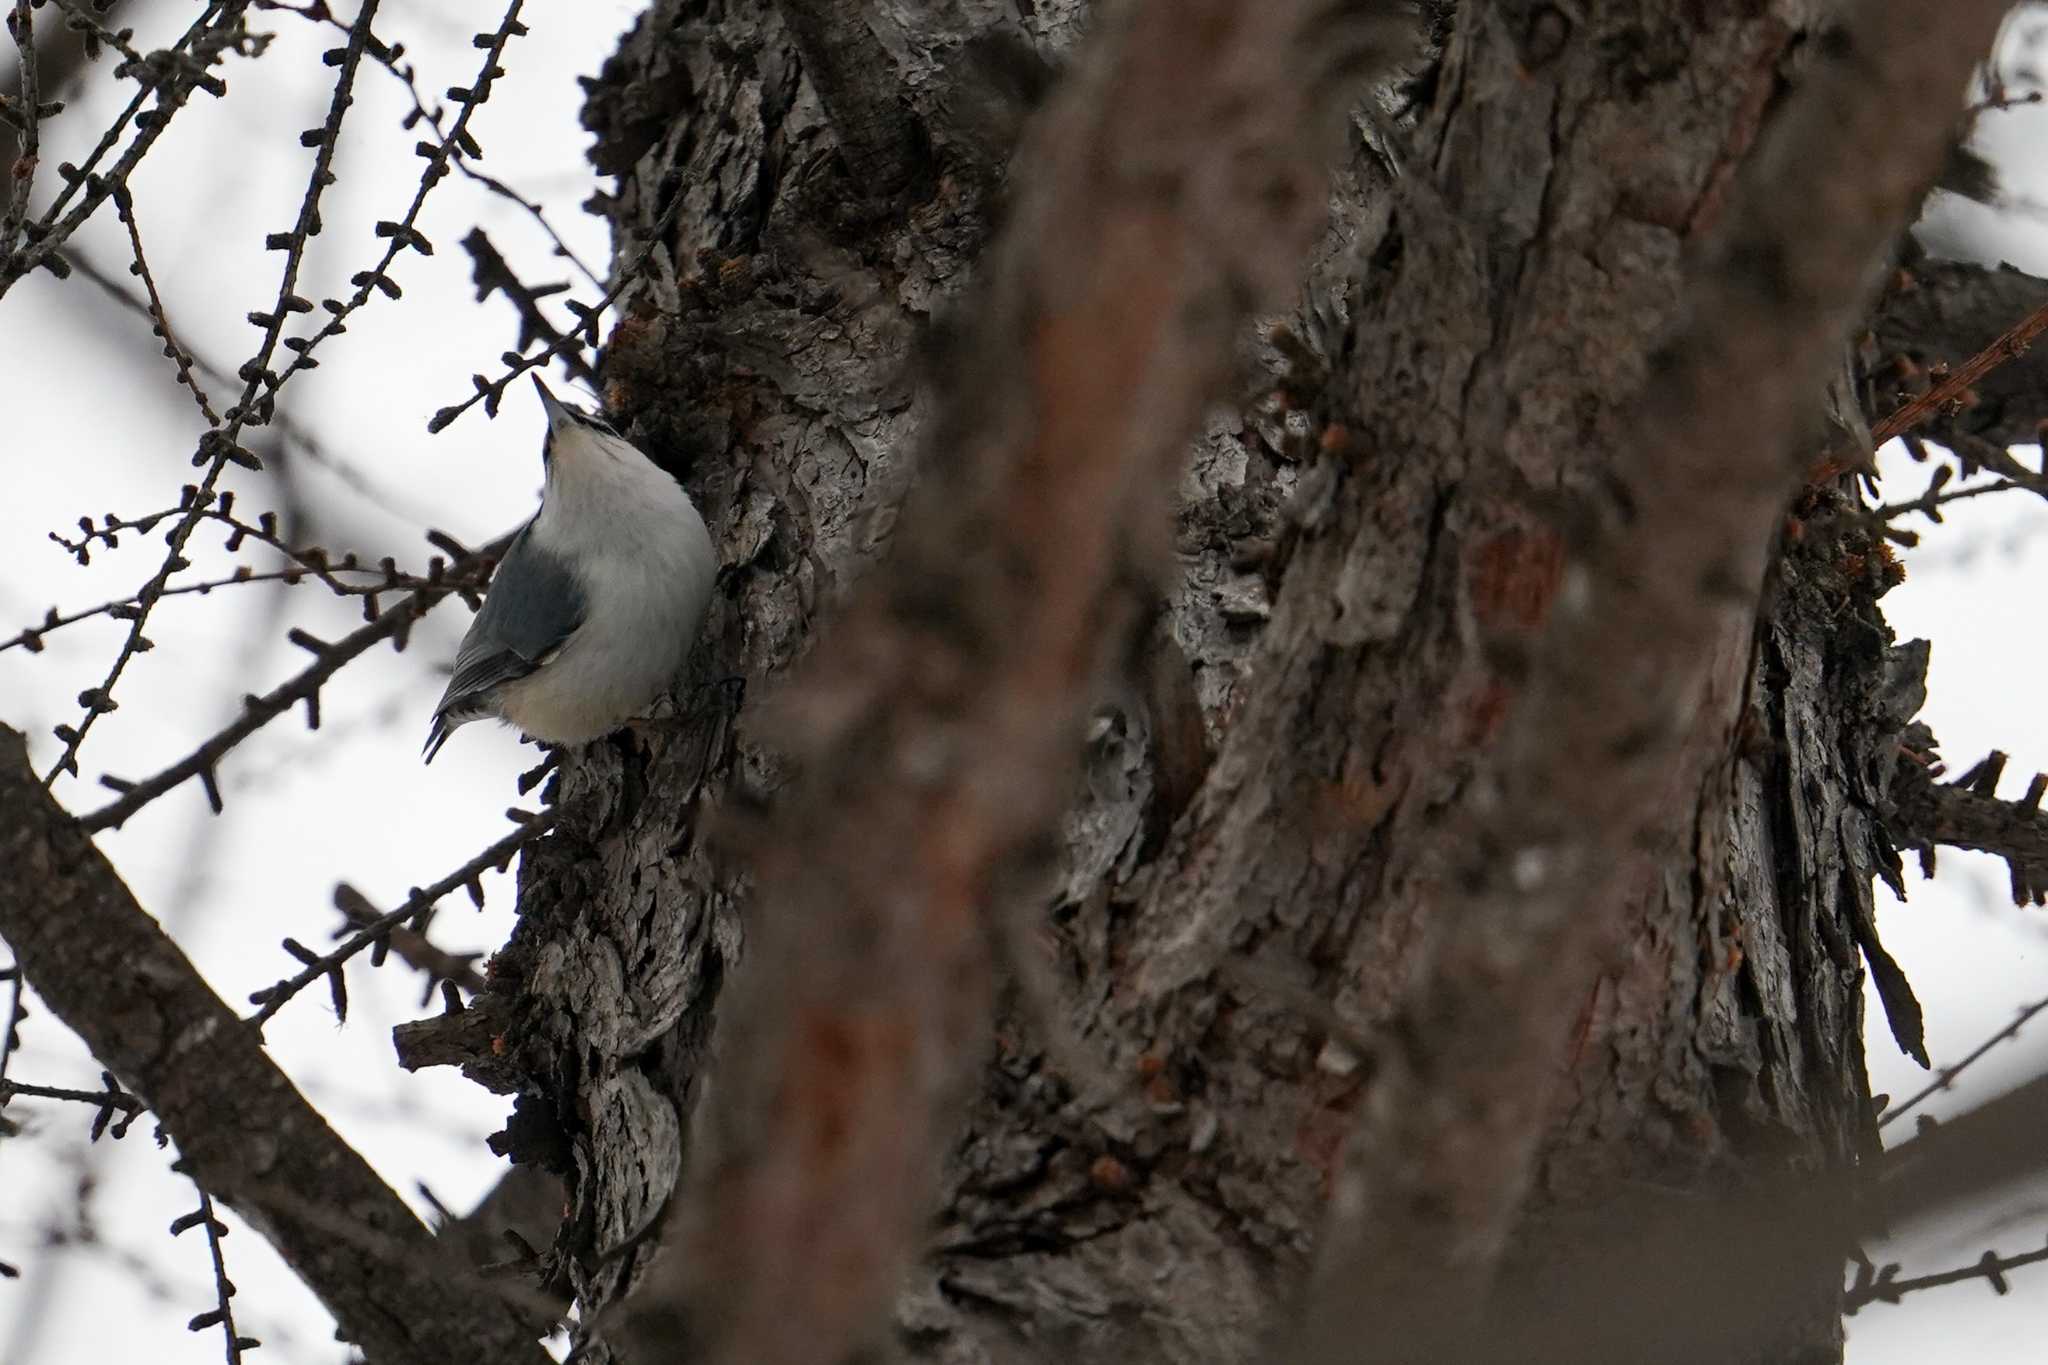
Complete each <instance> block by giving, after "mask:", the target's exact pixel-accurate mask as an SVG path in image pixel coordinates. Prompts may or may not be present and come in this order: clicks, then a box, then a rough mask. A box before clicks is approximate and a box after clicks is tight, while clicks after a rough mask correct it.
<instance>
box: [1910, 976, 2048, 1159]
mask: <svg viewBox="0 0 2048 1365" xmlns="http://www.w3.org/2000/svg"><path fill="white" fill-rule="evenodd" d="M2043 1010H2048V999H2044V1000H2036V1001H2035V1002H2034V1003H2033V1004H2031V1005H2023V1006H2021V1007H2020V1011H2019V1013H2018V1014H2017V1015H2015V1016H2014V1018H2013V1021H2012V1022H2011V1023H2009V1024H2007V1025H2006V1026H2005V1027H2004V1028H2002V1029H2000V1030H1999V1031H1998V1032H1996V1033H1994V1034H1992V1035H1991V1036H1990V1037H1989V1038H1986V1039H1985V1040H1984V1041H1983V1042H1981V1043H1979V1044H1977V1046H1976V1047H1974V1048H1971V1049H1970V1051H1969V1053H1968V1054H1967V1055H1965V1056H1964V1058H1963V1059H1962V1060H1961V1061H1959V1062H1957V1063H1956V1064H1955V1065H1954V1066H1945V1067H1943V1068H1942V1069H1941V1070H1940V1072H1939V1073H1937V1074H1936V1075H1935V1078H1934V1079H1933V1080H1931V1081H1929V1082H1928V1083H1927V1084H1926V1085H1924V1086H1922V1087H1921V1088H1920V1089H1918V1090H1916V1091H1914V1092H1913V1093H1912V1094H1911V1095H1909V1096H1907V1097H1906V1098H1905V1099H1903V1100H1901V1101H1900V1102H1899V1103H1897V1104H1895V1105H1893V1106H1891V1107H1890V1108H1889V1109H1887V1110H1885V1111H1884V1117H1883V1118H1880V1119H1879V1120H1878V1121H1877V1126H1878V1127H1880V1128H1882V1127H1884V1126H1885V1125H1886V1124H1889V1123H1893V1122H1895V1121H1897V1120H1898V1119H1901V1118H1904V1117H1905V1116H1906V1115H1907V1114H1910V1113H1912V1112H1913V1110H1915V1109H1917V1108H1919V1106H1920V1105H1921V1104H1922V1103H1924V1102H1925V1101H1926V1100H1927V1099H1929V1098H1930V1097H1931V1096H1933V1095H1936V1094H1939V1093H1940V1092H1941V1091H1944V1090H1946V1089H1948V1088H1949V1087H1950V1086H1951V1085H1953V1084H1955V1079H1956V1077H1958V1076H1960V1075H1962V1074H1963V1072H1965V1071H1967V1070H1969V1069H1970V1067H1971V1066H1973V1065H1974V1064H1976V1063H1977V1062H1979V1061H1981V1060H1982V1059H1983V1058H1984V1057H1985V1055H1986V1054H1988V1053H1989V1052H1990V1051H1991V1050H1992V1049H1993V1048H1995V1047H1997V1046H1998V1045H1999V1044H2000V1043H2003V1042H2006V1041H2007V1040H2009V1039H2012V1038H2017V1037H2019V1034H2020V1030H2021V1029H2023V1028H2025V1027H2026V1026H2027V1024H2028V1022H2029V1021H2031V1020H2032V1019H2033V1017H2034V1016H2035V1015H2037V1014H2039V1013H2041V1011H2043Z"/></svg>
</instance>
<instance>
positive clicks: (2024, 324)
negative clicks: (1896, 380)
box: [1870, 306, 2048, 445]
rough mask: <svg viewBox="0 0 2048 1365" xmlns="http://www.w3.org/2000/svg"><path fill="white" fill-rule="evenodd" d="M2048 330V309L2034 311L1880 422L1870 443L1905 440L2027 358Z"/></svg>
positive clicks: (1878, 443) (1879, 420)
mask: <svg viewBox="0 0 2048 1365" xmlns="http://www.w3.org/2000/svg"><path fill="white" fill-rule="evenodd" d="M2044 329H2048V306H2043V307H2041V308H2037V309H2035V310H2034V311H2033V312H2031V313H2029V314H2028V315H2027V316H2026V317H2024V318H2021V319H2020V320H2019V321H2018V322H2016V323H2014V324H2013V325H2012V327H2011V328H2010V329H2009V330H2007V331H2006V333H2005V334H2004V335H2003V336H2001V337H1999V338H1998V340H1996V341H1994V342H1992V343H1991V344H1990V345H1989V346H1986V347H1985V348H1984V349H1983V350H1981V351H1979V352H1977V354H1975V355H1973V356H1971V357H1970V358H1969V359H1968V360H1966V361H1964V362H1963V363H1962V364H1961V365H1960V366H1958V367H1957V368H1956V369H1955V370H1954V371H1952V372H1951V373H1950V374H1949V376H1948V378H1946V379H1944V380H1942V381H1941V382H1940V383H1939V384H1936V385H1935V386H1934V387H1933V388H1931V389H1929V390H1928V391H1927V392H1926V393H1923V394H1921V395H1919V396H1918V397H1917V398H1913V399H1909V400H1908V401H1907V402H1905V403H1903V404H1901V405H1900V406H1899V407H1898V408H1897V409H1896V410H1895V411H1893V412H1891V413H1889V414H1887V415H1886V416H1884V417H1882V418H1879V419H1878V420H1877V421H1876V422H1873V423H1872V424H1871V427H1870V437H1871V441H1872V443H1873V444H1875V445H1883V444H1884V443H1885V442H1886V441H1889V440H1891V439H1892V437H1894V436H1902V435H1904V434H1905V433H1906V432H1908V431H1911V430H1912V429H1913V428H1914V427H1916V426H1919V425H1920V424H1921V423H1922V422H1924V421H1926V420H1927V419H1928V418H1929V417H1931V416H1933V415H1935V414H1936V413H1939V412H1941V411H1943V410H1945V409H1947V408H1948V407H1949V405H1950V404H1954V403H1960V402H1962V401H1963V400H1964V399H1965V398H1966V397H1967V396H1968V394H1969V391H1970V389H1971V387H1972V386H1973V385H1975V384H1977V383H1978V382H1979V381H1981V380H1982V379H1983V378H1984V376H1985V375H1987V374H1990V373H1991V372H1992V371H1993V370H1995V369H1997V368H1998V367H1999V366H2001V365H2003V364H2005V362H2006V361H2008V360H2011V359H2012V358H2013V357H2015V356H2021V355H2025V354H2026V353H2027V349H2028V347H2030V346H2032V345H2033V344H2034V339H2035V338H2036V337H2038V336H2040V335H2041V333H2042V331H2043V330H2044Z"/></svg>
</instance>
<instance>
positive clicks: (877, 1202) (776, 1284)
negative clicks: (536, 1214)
mask: <svg viewBox="0 0 2048 1365" xmlns="http://www.w3.org/2000/svg"><path fill="white" fill-rule="evenodd" d="M1412 24H1413V16H1412V14H1411V13H1410V11H1409V10H1408V8H1407V7H1406V6H1405V5H1398V4H1392V3H1383V2H1377V0H1376V2H1374V3H1361V4H1351V5H1345V6H1331V5H1329V4H1327V3H1321V2H1320V0H1288V2H1287V3H1271V4H1267V5H1263V6H1246V5H1240V4H1237V3H1234V2H1233V0H1151V2H1150V3H1143V4H1137V5H1132V6H1126V7H1122V8H1120V9H1118V10H1116V11H1114V12H1113V13H1109V14H1105V15H1104V16H1103V25H1104V27H1103V29H1102V31H1101V32H1100V33H1099V34H1098V36H1097V38H1096V40H1095V46H1094V48H1093V51H1092V54H1091V56H1090V57H1089V58H1088V59H1085V60H1084V63H1083V66H1082V68H1081V69H1080V70H1079V71H1078V72H1077V74H1076V75H1075V76H1073V77H1072V78H1071V80H1070V83H1069V84H1068V86H1067V87H1066V88H1065V90H1064V92H1063V94H1062V95H1061V96H1059V97H1056V99H1055V101H1054V103H1053V105H1052V106H1051V107H1050V108H1049V109H1048V110H1047V111H1046V113H1045V115H1044V116H1043V117H1042V119H1041V121H1040V122H1039V123H1038V124H1037V126H1036V127H1035V128H1034V130H1033V132H1032V134H1031V136H1030V137H1029V138H1028V139H1027V142H1026V145H1025V147H1024V149H1023V150H1022V151H1021V153H1020V158H1019V162H1018V167H1019V169H1018V174H1017V183H1018V185H1019V186H1020V187H1021V189H1020V193H1019V197H1018V199H1017V201H1016V203H1015V204H1014V206H1013V209H1012V212H1011V214H1010V223H1009V228H1008V231H1007V232H1006V235H1005V236H1004V238H1003V239H1002V240H1001V242H1000V243H999V244H998V245H997V246H996V247H995V248H994V249H993V252H992V254H991V256H990V258H989V259H988V261H987V263H986V271H987V273H986V276H985V278H986V280H987V282H988V283H987V286H986V288H985V289H984V290H983V291H982V293H981V294H980V297H979V298H978V300H977V301H976V303H975V305H974V306H973V307H972V308H970V309H967V310H965V316H966V317H967V318H969V319H971V326H972V333H971V335H970V336H969V338H968V339H967V340H966V342H965V343H964V344H963V345H962V346H961V347H960V348H959V349H958V351H957V354H958V355H959V357H960V358H959V360H958V362H957V363H958V365H959V369H958V371H957V372H956V373H954V374H953V375H951V376H949V377H948V383H947V391H946V395H945V397H946V405H945V407H944V408H943V410H942V412H941V415H940V417H939V420H938V421H937V422H936V423H935V424H934V429H933V430H932V432H931V434H930V437H929V446H928V448H929V449H931V450H932V451H934V452H936V454H934V455H933V456H932V457H931V458H928V459H926V460H925V461H924V463H923V472H924V480H925V482H924V483H923V484H922V485H921V486H920V487H919V488H918V490H917V491H916V493H915V494H914V495H913V497H912V499H911V502H910V505H909V506H908V507H907V508H906V509H905V511H904V514H903V516H902V517H901V519H900V521H899V523H898V530H897V532H896V539H895V541H894V543H893V545H892V547H891V558H890V559H889V560H888V561H887V562H886V563H885V564H884V565H882V566H880V567H879V568H878V569H877V570H876V571H875V572H874V573H873V574H872V575H871V577H870V578H869V580H868V581H867V582H866V584H865V585H864V588H863V590H862V591H860V592H859V594H858V596H857V597H856V598H855V600H854V601H853V602H852V603H850V604H849V606H848V607H847V609H846V612H845V614H844V617H843V619H842V620H841V621H840V622H839V623H838V625H837V627H836V628H835V629H834V631H833V632H832V635H831V637H830V638H828V639H827V640H826V642H825V643H824V646H823V648H822V652H821V655H820V657H819V659H818V660H817V661H816V663H815V664H814V665H813V667H812V668H811V670H810V673H809V679H808V684H809V685H808V687H807V689H806V690H804V691H803V692H802V693H801V694H800V696H799V699H798V700H797V702H795V703H793V704H792V711H793V712H794V717H795V724H794V725H792V726H790V727H788V729H790V730H794V731H796V732H797V733H798V734H799V735H801V736H805V737H806V739H807V742H802V741H800V742H799V744H798V747H799V749H800V751H805V752H803V757H804V759H805V773H806V775H805V777H804V778H803V779H802V780H801V783H800V786H799V788H798V789H797V790H796V791H795V792H794V793H793V794H792V796H791V799H790V803H789V806H788V808H787V809H786V810H785V811H784V812H783V813H782V814H781V816H780V821H779V828H778V831H777V837H776V839H775V841H774V844H773V846H772V848H771V849H769V850H768V852H767V854H766V856H765V857H764V858H763V859H762V860H761V863H760V890H759V893H758V910H757V911H756V913H755V915H754V916H753V924H754V925H756V926H758V931H757V932H758V935H759V937H758V940H757V942H756V943H754V944H752V945H750V949H749V961H748V963H747V972H746V976H745V979H744V982H743V984H740V985H738V986H736V988H735V989H736V990H737V991H738V998H737V999H736V1000H735V1002H734V1004H733V1007H732V1008H733V1013H732V1015H731V1022H730V1024H729V1028H730V1030H731V1032H730V1033H729V1034H728V1035H727V1038H726V1040H725V1046H724V1052H723V1056H724V1057H725V1059H726V1062H725V1066H724V1069H723V1070H722V1071H721V1072H720V1074H719V1077H718V1080H717V1084H716V1085H715V1086H714V1088H713V1089H712V1091H711V1099H710V1100H709V1103H710V1104H711V1105H712V1108H711V1109H710V1110H709V1111H708V1112H707V1114H706V1118H707V1120H708V1124H707V1129H708V1137H709V1142H710V1144H711V1149H710V1150H709V1151H708V1152H706V1153H705V1154H704V1155H703V1156H702V1157H701V1158H700V1157H697V1156H695V1155H693V1158H692V1162H691V1174H692V1176H693V1177H694V1184H693V1187H692V1188H691V1189H689V1191H688V1192H687V1194H686V1197H685V1199H684V1200H683V1201H682V1210H683V1214H684V1217H685V1219H686V1231H685V1236H684V1246H683V1251H684V1254H683V1255H681V1256H674V1257H671V1258H670V1259H669V1260H667V1261H664V1262H662V1263H660V1264H659V1265H658V1266H657V1268H656V1270H655V1272H654V1274H655V1278H656V1280H657V1281H659V1282H661V1288H659V1289H657V1290H655V1291H653V1292H652V1293H650V1294H649V1295H648V1296H647V1301H645V1302H643V1303H642V1304H640V1305H639V1307H640V1308H641V1310H642V1317H643V1319H644V1320H651V1319H654V1318H657V1317H658V1318H660V1319H661V1320H662V1321H664V1322H669V1323H676V1322H681V1321H684V1320H687V1322H688V1324H689V1330H690V1332H691V1333H692V1334H697V1335H700V1336H701V1337H702V1338H704V1339H705V1341H706V1343H707V1345H708V1349H707V1350H706V1351H705V1355H704V1358H706V1359H713V1360H724V1361H747V1362H750V1363H752V1365H779V1363H780V1362H798V1361H816V1360H838V1359H843V1358H845V1357H846V1356H847V1355H848V1354H849V1353H850V1352H852V1351H854V1350H856V1349H858V1348H859V1347H860V1346H861V1345H862V1344H863V1343H865V1342H867V1341H868V1340H870V1339H871V1337H872V1336H873V1334H874V1332H875V1329H876V1328H877V1327H878V1326H879V1324H880V1322H881V1320H882V1317H883V1314H884V1313H885V1311H886V1309H887V1307H888V1305H889V1303H890V1301H891V1299H892V1297H893V1296H894V1293H895V1291H896V1289H897V1286H898V1282H899V1275H900V1273H901V1271H902V1269H903V1266H904V1264H905V1262H906V1260H907V1259H908V1258H909V1256H910V1255H911V1254H912V1253H913V1252H914V1250H915V1249H916V1248H917V1246H918V1244H919V1241H920V1239H921V1237H922V1234H923V1229H924V1226H925V1222H924V1215H925V1212H926V1205H927V1201H928V1200H929V1198H930V1190H931V1183H932V1177H933V1175H934V1174H935V1169H934V1168H935V1166H936V1164H937V1156H938V1152H939V1150H940V1148H939V1140H940V1137H941V1133H942V1131H943V1129H942V1125H943V1124H944V1122H945V1121H946V1120H947V1119H948V1118H949V1117H950V1115H951V1112H952V1103H953V1101H954V1099H955V1098H956V1096H957V1092H958V1083H959V1082H960V1080H961V1079H962V1078H963V1076H965V1075H966V1074H968V1072H969V1070H970V1067H971V1064H972V1063H973V1062H975V1061H976V1060H978V1059H979V1057H980V1056H981V1047H982V1043H983V1040H984V1039H985V1037H986V1030H987V1027H988V1019H989V1007H990V992H989V963H988V940H989V938H990V937H991V928H990V922H989V921H988V919H986V918H985V917H986V916H991V915H1001V914H1004V913H1007V911H1008V909H1009V902H1010V899H1011V897H1012V896H1013V895H1014V894H1015V893H1016V892H1017V891H1019V890H1022V889H1023V888H1024V886H1025V885H1027V884H1028V878H1026V877H1024V876H1023V874H1024V873H1025V872H1026V871H1027V870H1028V866H1029V863H1030V861H1031V860H1032V858H1033V856H1034V855H1035V853H1036V852H1037V851H1038V850H1039V849H1041V848H1043V847H1044V846H1045V844H1046V842H1047V840H1048V838H1049V836H1050V835H1051V834H1052V832H1053V829H1054V822H1055V821H1056V820H1057V818H1058V816H1059V814H1060V812H1061V810H1062V808H1063V806H1064V804H1065V801H1066V799H1067V796H1068V794H1069V780H1070V776H1071V773H1072V771H1073V768H1074V762H1075V759H1076V757H1077V749H1078V741H1079V735H1080V726H1079V720H1080V715H1081V711H1082V708H1083V707H1084V705H1085V704H1086V703H1087V702H1088V701H1089V700H1090V699H1091V698H1092V696H1093V695H1094V693H1095V689H1096V687H1097V685H1098V680H1099V677H1100V675H1101V671H1102V668H1103V665H1104V663H1105V662H1106V660H1107V659H1109V658H1111V657H1114V656H1115V655H1116V653H1117V651H1118V650H1119V649H1120V647H1122V646H1124V645H1126V644H1127V643H1128V635H1129V632H1130V630H1131V629H1132V628H1133V627H1134V626H1135V625H1137V624H1138V623H1139V622H1140V620H1141V615H1140V612H1139V610H1138V607H1139V604H1140V603H1141V602H1142V601H1143V600H1144V598H1145V596H1146V595H1148V594H1149V593H1150V592H1152V591H1154V589H1153V587H1152V584H1151V581H1150V580H1151V577H1152V575H1154V574H1156V573H1157V572H1158V571H1159V569H1160V568H1161V561H1162V559H1163V557H1164V556H1163V551H1164V548H1165V546H1164V543H1163V542H1164V540H1165V536H1164V532H1165V530H1166V526H1167V518H1166V515H1165V499H1166V497H1167V494H1168V493H1169V491H1170V490H1171V489H1172V487H1173V486H1174V479H1175V474H1176V472H1177V470H1178V469H1179V467H1180V464H1181V462H1182V460H1183V458H1184V456H1185V452H1186V443H1187V440H1188V437H1189V436H1190V434H1191V433H1192V431H1193V429H1194V427H1195V425H1196V423H1197V421H1198V420H1199V418H1200V416H1201V414H1202V412H1203V410H1204V407H1205V405H1206V404H1207V403H1208V402H1210V401H1211V400H1212V399H1213V398H1214V397H1215V396H1216V395H1218V394H1219V393H1221V392H1223V391H1225V389H1226V387H1227V384H1228V382H1229V379H1230V369H1231V357H1232V345H1233V342H1234V340H1235V339H1236V337H1237V335H1238V332H1239V329H1240V328H1241V327H1242V325H1243V324H1244V322H1245V321H1246V319H1247V318H1248V316H1249V315H1250V314H1251V313H1252V312H1253V311H1254V310H1256V309H1258V308H1262V307H1271V306H1275V305H1278V304H1280V303H1282V302H1283V301H1284V300H1285V299H1286V298H1287V296H1288V294H1289V293H1290V291H1291V290H1293V289H1294V288H1295V287H1296V284H1297V272H1298V269H1299V267H1300V264H1301V262H1302V260H1303V258H1304V256H1305V255H1306V253H1307V251H1308V249H1309V247H1310V245H1311V244H1312V243H1313V242H1314V241H1315V240H1316V238H1317V235H1318V233H1319V232H1320V230H1321V228H1322V227H1323V225H1324V221H1325V216H1326V208H1325V206H1326V200H1327V193H1328V191H1327V167H1326V162H1325V156H1326V154H1327V141H1326V135H1327V133H1328V132H1329V131H1331V129H1332V125H1333V124H1334V121H1335V120H1334V117H1333V115H1334V113H1335V109H1336V108H1337V107H1341V105H1342V104H1343V103H1345V102H1346V101H1345V98H1344V97H1345V96H1346V95H1347V94H1348V93H1350V92H1352V91H1354V90H1355V89H1356V86H1355V85H1354V84H1352V81H1353V80H1355V79H1357V78H1358V77H1360V76H1362V75H1363V74H1365V73H1368V72H1373V71H1378V70H1384V69H1385V67H1386V66H1387V65H1388V63H1389V61H1390V60H1392V59H1393V58H1394V57H1395V55H1396V54H1397V53H1399V52H1400V51H1402V50H1404V46H1405V41H1406V39H1407V37H1408V33H1409V30H1410V29H1411V28H1412ZM1003 932H1004V931H1002V930H1000V929H998V930H996V931H995V935H994V936H996V937H998V938H1000V937H1001V935H1002V934H1003ZM685 1304H686V1305H687V1310H686V1311H679V1310H682V1309H683V1306H684V1305H685ZM670 1350H671V1351H672V1350H673V1347H671V1348H670Z"/></svg>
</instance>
